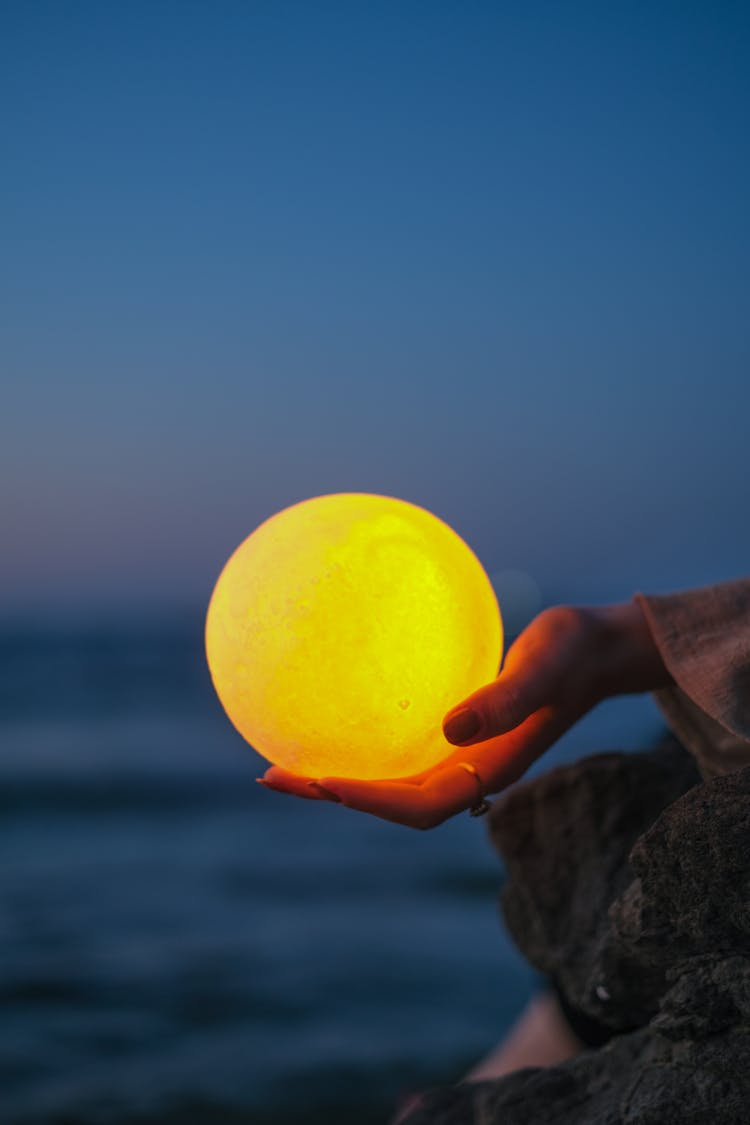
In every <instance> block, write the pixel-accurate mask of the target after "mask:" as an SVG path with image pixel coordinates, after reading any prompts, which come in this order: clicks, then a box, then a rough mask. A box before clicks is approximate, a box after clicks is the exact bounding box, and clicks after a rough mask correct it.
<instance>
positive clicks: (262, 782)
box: [255, 777, 282, 793]
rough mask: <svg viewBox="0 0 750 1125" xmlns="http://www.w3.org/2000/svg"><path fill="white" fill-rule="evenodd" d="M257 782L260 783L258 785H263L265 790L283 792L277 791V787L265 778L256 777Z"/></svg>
mask: <svg viewBox="0 0 750 1125" xmlns="http://www.w3.org/2000/svg"><path fill="white" fill-rule="evenodd" d="M255 780H256V781H257V782H258V785H262V786H263V788H264V789H272V790H273V791H274V793H281V792H282V790H281V789H277V788H276V786H275V785H272V784H271V782H270V781H266V779H265V778H264V777H256V779H255Z"/></svg>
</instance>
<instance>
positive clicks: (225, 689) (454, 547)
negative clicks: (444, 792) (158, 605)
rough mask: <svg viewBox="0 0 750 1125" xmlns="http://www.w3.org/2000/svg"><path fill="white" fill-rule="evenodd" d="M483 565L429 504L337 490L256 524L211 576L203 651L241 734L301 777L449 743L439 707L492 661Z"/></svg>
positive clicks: (470, 685)
mask: <svg viewBox="0 0 750 1125" xmlns="http://www.w3.org/2000/svg"><path fill="white" fill-rule="evenodd" d="M502 640H503V637H502V623H501V620H500V613H499V610H498V606H497V601H496V599H495V595H494V592H493V590H492V587H491V585H490V582H489V579H488V578H487V575H486V574H485V572H484V570H483V569H482V566H481V564H480V563H479V561H478V560H477V558H476V556H475V555H474V554H473V553H472V551H471V550H470V549H469V547H468V546H467V545H466V544H465V543H464V541H463V540H462V539H461V538H459V536H458V535H457V534H456V533H455V532H454V531H452V530H451V529H450V528H449V527H448V526H447V525H446V524H444V523H443V522H442V521H441V520H439V519H438V518H437V517H436V516H433V515H431V514H430V513H429V512H426V511H425V510H424V509H422V508H418V507H416V506H415V505H413V504H408V503H406V502H405V501H403V500H394V499H391V498H389V497H385V496H372V495H367V494H360V493H341V494H337V495H332V496H320V497H317V498H315V499H313V500H305V501H303V502H302V503H300V504H295V505H294V506H293V507H291V508H286V509H285V510H284V511H282V512H279V513H278V514H277V515H275V516H272V517H271V518H270V519H269V520H266V522H265V523H263V524H261V526H260V527H259V528H257V530H256V531H254V532H253V534H252V535H250V536H249V537H248V538H247V539H246V540H245V541H244V543H242V544H240V546H239V547H238V548H237V550H236V551H235V552H234V554H233V555H232V557H231V558H230V559H229V561H228V563H227V564H226V566H225V567H224V570H223V571H222V573H221V576H220V577H219V580H218V582H217V583H216V588H215V589H214V592H213V596H212V598H211V603H210V605H209V608H208V616H207V619H206V653H207V656H208V663H209V667H210V669H211V676H212V679H213V682H214V687H215V688H216V692H217V694H218V696H219V698H220V700H221V702H222V704H223V705H224V708H225V710H226V712H227V714H228V715H229V718H230V719H231V720H232V722H233V723H234V725H235V726H236V727H237V729H238V730H239V732H240V733H241V734H242V735H243V737H244V738H246V739H247V741H248V742H250V743H251V744H252V745H253V746H254V747H255V749H256V750H258V751H259V752H260V753H261V754H262V755H263V756H264V757H266V758H268V759H269V760H270V761H271V762H274V763H275V764H276V765H280V766H283V767H285V768H286V769H288V770H291V771H293V772H294V773H298V774H304V775H307V776H311V777H323V776H338V777H356V778H363V779H376V778H389V777H405V776H408V775H411V774H415V773H418V772H420V771H422V770H424V769H427V768H428V767H430V766H433V765H435V764H436V763H437V762H439V761H440V760H441V759H443V758H445V757H446V756H447V755H448V754H449V753H451V752H452V750H453V749H454V748H453V747H451V745H450V744H449V743H448V742H447V741H446V740H445V738H444V736H443V733H442V730H441V719H442V716H443V715H444V714H445V712H446V711H447V710H448V709H449V708H450V707H452V706H453V705H454V704H455V702H456V700H457V699H462V698H464V697H465V696H467V695H469V694H470V693H471V692H473V691H475V690H476V689H477V688H479V687H480V686H481V685H483V684H485V683H486V682H487V681H488V680H491V679H492V678H493V677H494V676H495V675H496V674H497V670H498V665H499V661H500V656H501V649H502Z"/></svg>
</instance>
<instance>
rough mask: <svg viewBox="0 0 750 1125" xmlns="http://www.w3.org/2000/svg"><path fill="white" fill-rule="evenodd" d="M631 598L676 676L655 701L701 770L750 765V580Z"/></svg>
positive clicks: (711, 772)
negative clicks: (683, 591) (636, 604)
mask: <svg viewBox="0 0 750 1125" xmlns="http://www.w3.org/2000/svg"><path fill="white" fill-rule="evenodd" d="M636 601H637V602H638V603H639V605H640V606H641V608H642V609H643V612H644V614H645V616H646V620H647V622H648V625H649V628H650V630H651V633H652V636H653V638H654V641H655V643H656V646H657V648H658V649H659V652H660V653H661V656H662V659H663V660H664V663H665V665H666V668H667V670H668V672H669V673H670V675H671V676H672V678H673V679H674V685H673V686H670V687H668V688H664V689H662V690H660V691H657V692H656V693H655V698H656V701H657V703H658V704H659V706H660V708H661V710H662V712H663V714H664V716H665V718H666V720H667V722H668V723H669V725H670V727H671V728H672V730H673V731H674V732H675V734H676V735H677V736H678V738H679V739H680V740H681V741H682V742H683V744H684V745H685V746H686V748H687V749H688V750H690V751H691V752H692V753H693V754H694V755H695V758H696V759H697V762H698V765H699V767H700V769H701V771H702V773H703V774H704V776H713V775H715V774H719V773H729V772H731V771H732V770H734V769H738V768H739V767H741V766H744V765H748V764H750V578H741V579H737V580H735V581H732V582H723V583H720V584H719V585H717V586H706V587H703V588H701V589H698V590H689V591H687V592H686V593H682V594H670V595H667V596H652V595H647V594H636Z"/></svg>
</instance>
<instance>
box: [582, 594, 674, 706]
mask: <svg viewBox="0 0 750 1125" xmlns="http://www.w3.org/2000/svg"><path fill="white" fill-rule="evenodd" d="M593 613H594V614H595V616H596V619H597V621H598V625H599V629H600V631H601V645H600V648H599V652H600V654H601V660H600V661H599V662H598V663H599V665H600V666H599V669H598V676H597V680H598V686H599V690H600V695H601V698H606V697H607V696H611V695H624V694H628V693H631V692H642V691H655V690H657V689H658V688H661V687H666V686H667V685H668V684H670V683H672V677H671V676H670V674H669V672H668V671H667V669H666V666H665V664H664V661H663V659H662V656H661V653H660V652H659V649H658V647H657V645H656V642H655V640H654V638H653V635H652V633H651V630H650V628H649V625H648V622H647V620H646V615H645V614H644V612H643V610H642V609H641V607H640V605H639V604H638V602H637V601H631V602H622V603H619V604H617V605H609V606H601V607H598V608H597V609H595V610H593Z"/></svg>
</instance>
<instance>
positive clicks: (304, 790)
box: [256, 766, 333, 801]
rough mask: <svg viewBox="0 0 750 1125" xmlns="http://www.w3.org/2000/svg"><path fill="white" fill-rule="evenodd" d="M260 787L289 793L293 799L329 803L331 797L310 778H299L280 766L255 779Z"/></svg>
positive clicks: (273, 767) (272, 767)
mask: <svg viewBox="0 0 750 1125" xmlns="http://www.w3.org/2000/svg"><path fill="white" fill-rule="evenodd" d="M256 781H258V782H259V784H260V785H263V786H265V788H266V789H275V790H276V792H277V793H291V794H293V796H295V797H304V798H305V799H306V800H308V801H330V800H333V797H332V796H330V795H329V794H327V793H324V792H323V791H322V790H321V788H320V785H319V784H318V782H317V781H316V780H315V779H314V778H312V777H301V776H300V775H298V774H296V773H290V772H289V770H285V769H282V767H281V766H271V768H270V769H267V770H266V772H265V773H264V774H263V777H258V778H256Z"/></svg>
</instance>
